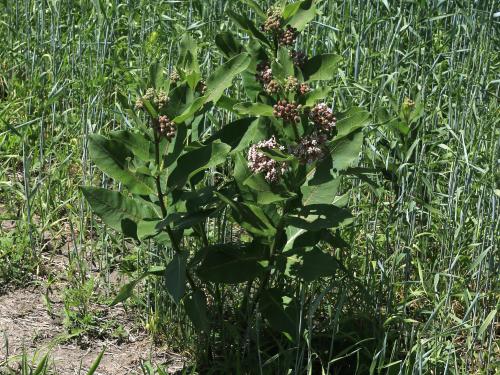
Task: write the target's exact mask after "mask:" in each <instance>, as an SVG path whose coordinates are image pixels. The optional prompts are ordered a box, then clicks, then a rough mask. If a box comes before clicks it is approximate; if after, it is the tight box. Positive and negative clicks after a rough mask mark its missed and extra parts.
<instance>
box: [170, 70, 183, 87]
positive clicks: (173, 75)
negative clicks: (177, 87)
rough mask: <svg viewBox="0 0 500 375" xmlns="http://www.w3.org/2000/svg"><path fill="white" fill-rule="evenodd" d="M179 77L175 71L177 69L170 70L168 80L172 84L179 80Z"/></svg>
mask: <svg viewBox="0 0 500 375" xmlns="http://www.w3.org/2000/svg"><path fill="white" fill-rule="evenodd" d="M180 79H181V76H180V75H179V73H177V70H175V69H174V70H172V72H171V73H170V82H172V83H173V84H176V83H177V82H179V81H180Z"/></svg>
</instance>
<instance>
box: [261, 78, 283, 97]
mask: <svg viewBox="0 0 500 375" xmlns="http://www.w3.org/2000/svg"><path fill="white" fill-rule="evenodd" d="M280 88H281V85H280V83H279V82H278V80H276V79H272V80H271V81H269V83H268V84H266V85H264V89H265V90H266V92H267V93H268V94H270V95H273V94H276V93H277V92H278V91H279V89H280Z"/></svg>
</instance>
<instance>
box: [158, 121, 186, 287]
mask: <svg viewBox="0 0 500 375" xmlns="http://www.w3.org/2000/svg"><path fill="white" fill-rule="evenodd" d="M157 127H158V119H153V134H154V142H155V161H156V166H157V167H158V172H157V175H156V176H155V182H156V190H157V193H158V200H159V202H160V209H161V213H162V216H163V219H166V218H167V216H168V212H167V207H166V206H165V201H164V195H163V191H162V188H161V180H160V170H159V168H160V139H159V137H158V133H157V132H156V130H155V129H156V128H157ZM165 230H166V232H167V234H168V237H169V238H170V242H171V244H172V248H173V249H174V251H175V252H176V253H177V254H180V253H181V252H182V250H181V248H180V246H179V242H178V241H177V239H176V238H175V235H174V232H173V231H172V228H171V227H170V224H167V225H166V226H165ZM186 278H187V280H188V282H189V285H191V288H193V289H196V283H195V282H194V279H193V277H192V276H191V274H190V273H189V271H188V270H186Z"/></svg>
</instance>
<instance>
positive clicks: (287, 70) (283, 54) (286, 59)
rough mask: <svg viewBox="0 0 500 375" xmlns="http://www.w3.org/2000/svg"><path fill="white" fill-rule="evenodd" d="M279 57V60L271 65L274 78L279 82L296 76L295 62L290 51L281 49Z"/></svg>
mask: <svg viewBox="0 0 500 375" xmlns="http://www.w3.org/2000/svg"><path fill="white" fill-rule="evenodd" d="M277 57H278V59H277V60H274V61H273V62H272V64H271V68H272V71H273V76H274V77H275V78H276V79H278V80H286V79H287V78H288V77H290V76H294V73H295V72H294V67H293V60H292V58H291V57H290V54H289V52H288V49H286V48H285V47H280V49H279V50H278V56H277Z"/></svg>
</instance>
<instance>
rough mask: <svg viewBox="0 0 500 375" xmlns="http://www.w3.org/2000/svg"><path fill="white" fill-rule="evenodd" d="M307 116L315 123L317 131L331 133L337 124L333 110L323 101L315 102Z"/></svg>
mask: <svg viewBox="0 0 500 375" xmlns="http://www.w3.org/2000/svg"><path fill="white" fill-rule="evenodd" d="M309 118H310V119H311V120H312V122H314V124H315V125H316V129H317V131H318V132H320V133H323V134H327V135H331V133H332V131H333V130H334V129H335V125H336V124H337V119H336V117H335V116H334V115H333V111H332V110H331V108H328V106H327V105H326V104H325V103H319V104H316V105H315V106H314V107H313V108H312V109H311V112H310V113H309Z"/></svg>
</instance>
